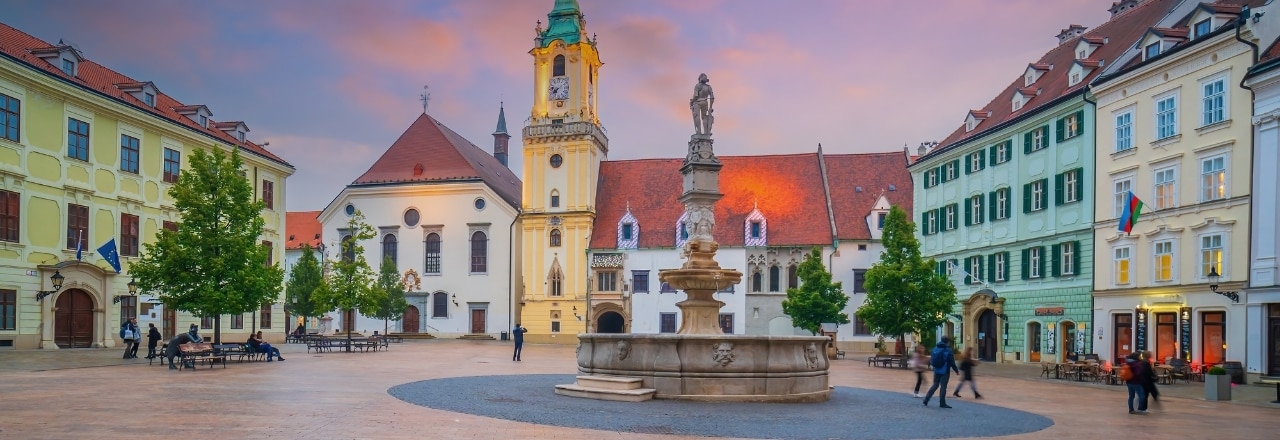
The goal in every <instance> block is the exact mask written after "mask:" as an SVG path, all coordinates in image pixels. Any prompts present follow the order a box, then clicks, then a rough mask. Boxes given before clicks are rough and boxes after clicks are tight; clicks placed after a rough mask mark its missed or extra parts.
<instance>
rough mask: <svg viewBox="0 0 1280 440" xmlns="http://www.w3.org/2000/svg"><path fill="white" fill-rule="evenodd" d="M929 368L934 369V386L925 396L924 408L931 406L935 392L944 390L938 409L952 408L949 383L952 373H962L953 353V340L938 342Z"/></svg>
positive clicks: (946, 338)
mask: <svg viewBox="0 0 1280 440" xmlns="http://www.w3.org/2000/svg"><path fill="white" fill-rule="evenodd" d="M929 366H931V367H933V385H931V386H930V387H929V392H928V393H927V394H925V395H924V406H926V407H927V406H929V399H932V398H933V393H934V391H938V388H939V387H941V388H942V392H941V393H938V407H939V408H950V407H951V406H950V405H947V382H948V381H949V380H951V372H952V371H954V372H957V373H959V372H960V368H958V367H956V356H955V353H952V352H951V338H948V337H946V336H943V337H942V340H940V341H938V345H937V346H936V347H934V348H933V354H932V355H931V356H930V357H929Z"/></svg>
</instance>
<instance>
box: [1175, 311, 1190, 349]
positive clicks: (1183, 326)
mask: <svg viewBox="0 0 1280 440" xmlns="http://www.w3.org/2000/svg"><path fill="white" fill-rule="evenodd" d="M1178 329H1179V331H1180V332H1181V335H1179V336H1180V337H1179V338H1178V341H1179V343H1178V355H1179V356H1178V357H1181V358H1182V359H1183V360H1186V361H1188V362H1190V361H1191V308H1190V307H1183V308H1181V309H1178Z"/></svg>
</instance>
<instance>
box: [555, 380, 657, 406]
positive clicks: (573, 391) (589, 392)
mask: <svg viewBox="0 0 1280 440" xmlns="http://www.w3.org/2000/svg"><path fill="white" fill-rule="evenodd" d="M657 392H658V390H655V389H653V388H639V389H634V390H605V389H599V388H587V387H583V386H579V385H577V384H569V385H556V394H559V395H561V396H569V397H581V398H584V399H596V400H612V401H615V402H644V401H646V400H650V399H653V395H654V393H657Z"/></svg>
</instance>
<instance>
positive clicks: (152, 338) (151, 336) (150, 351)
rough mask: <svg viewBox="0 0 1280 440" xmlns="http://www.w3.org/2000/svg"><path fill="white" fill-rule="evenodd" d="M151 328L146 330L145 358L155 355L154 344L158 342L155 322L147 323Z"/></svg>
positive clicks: (158, 332) (158, 334)
mask: <svg viewBox="0 0 1280 440" xmlns="http://www.w3.org/2000/svg"><path fill="white" fill-rule="evenodd" d="M149 325H150V326H151V329H150V330H148V331H147V359H154V358H155V357H156V356H158V355H157V354H156V345H157V344H159V343H160V329H158V328H156V325H155V324H149Z"/></svg>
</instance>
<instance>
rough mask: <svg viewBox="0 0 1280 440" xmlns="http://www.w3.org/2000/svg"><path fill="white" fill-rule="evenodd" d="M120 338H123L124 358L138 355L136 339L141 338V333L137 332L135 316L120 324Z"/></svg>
mask: <svg viewBox="0 0 1280 440" xmlns="http://www.w3.org/2000/svg"><path fill="white" fill-rule="evenodd" d="M120 339H122V340H124V359H133V358H136V357H138V341H140V340H142V335H141V334H140V333H138V320H137V319H136V318H129V320H127V321H125V322H124V324H121V325H120Z"/></svg>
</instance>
